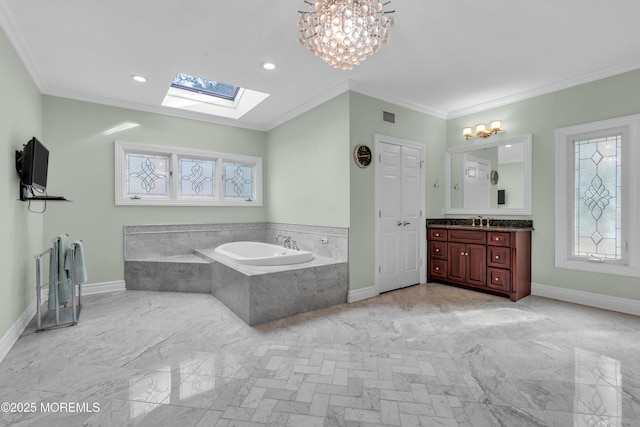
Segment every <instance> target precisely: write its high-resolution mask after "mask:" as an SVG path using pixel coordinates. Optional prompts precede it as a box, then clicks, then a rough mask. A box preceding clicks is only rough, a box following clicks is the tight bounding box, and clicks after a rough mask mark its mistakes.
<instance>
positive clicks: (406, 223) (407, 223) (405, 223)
mask: <svg viewBox="0 0 640 427" xmlns="http://www.w3.org/2000/svg"><path fill="white" fill-rule="evenodd" d="M409 224H411V223H410V222H407V221H405V222H403V223H402V225H409Z"/></svg>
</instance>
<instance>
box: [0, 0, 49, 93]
mask: <svg viewBox="0 0 640 427" xmlns="http://www.w3.org/2000/svg"><path fill="white" fill-rule="evenodd" d="M0 27H2V29H3V30H4V32H5V34H6V35H7V38H8V39H9V42H11V45H12V46H13V49H14V50H15V51H16V53H17V54H18V56H19V57H20V59H21V60H22V63H23V64H24V67H25V68H26V69H27V72H28V73H29V75H30V76H31V79H32V80H33V82H34V83H35V85H36V87H37V88H38V90H39V91H40V93H42V92H43V91H44V90H45V88H46V87H47V83H46V81H45V79H44V78H43V77H42V73H41V72H40V69H39V68H38V67H37V65H36V62H35V61H34V60H33V55H32V54H31V51H30V50H29V49H28V48H27V44H26V43H25V42H24V37H22V33H21V32H20V31H19V30H18V26H17V25H16V24H15V20H14V19H13V16H12V15H11V12H9V8H8V7H7V4H6V2H5V1H4V0H0Z"/></svg>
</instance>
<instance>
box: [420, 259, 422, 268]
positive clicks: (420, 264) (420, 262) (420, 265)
mask: <svg viewBox="0 0 640 427" xmlns="http://www.w3.org/2000/svg"><path fill="white" fill-rule="evenodd" d="M420 267H422V258H420Z"/></svg>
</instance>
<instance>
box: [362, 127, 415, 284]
mask: <svg viewBox="0 0 640 427" xmlns="http://www.w3.org/2000/svg"><path fill="white" fill-rule="evenodd" d="M383 143H386V144H393V145H399V146H403V147H411V148H415V149H417V150H418V151H420V187H421V188H420V213H421V214H420V225H419V226H418V230H423V232H424V233H426V230H427V228H426V227H427V219H426V214H425V212H426V210H425V207H426V197H425V188H426V170H425V161H424V159H425V157H424V155H425V154H424V153H425V148H426V147H425V146H424V144H421V143H418V142H414V141H409V140H406V139H401V138H395V137H393V136H388V135H382V134H377V133H376V134H374V162H373V171H374V176H375V181H374V187H373V188H374V189H373V193H374V210H373V215H374V253H375V263H374V272H373V277H374V288H375V292H376V295H379V294H380V266H381V265H382V264H381V261H382V260H381V259H380V257H381V254H382V248H381V247H380V234H381V220H380V214H379V212H380V211H381V202H382V201H381V200H380V199H381V197H380V189H381V183H380V181H381V177H380V170H381V168H380V167H379V166H378V165H379V163H380V157H379V153H380V144H383ZM423 236H424V238H423V239H419V241H420V244H419V248H418V257H419V258H420V259H419V265H420V283H426V281H427V265H426V264H427V263H426V259H425V255H426V247H427V237H426V234H423Z"/></svg>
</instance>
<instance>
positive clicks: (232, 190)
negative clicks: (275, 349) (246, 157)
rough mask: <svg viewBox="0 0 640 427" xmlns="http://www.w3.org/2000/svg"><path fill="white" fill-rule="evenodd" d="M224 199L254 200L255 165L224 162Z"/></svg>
mask: <svg viewBox="0 0 640 427" xmlns="http://www.w3.org/2000/svg"><path fill="white" fill-rule="evenodd" d="M223 168H224V176H223V180H224V198H225V199H244V200H247V199H253V198H254V191H253V188H254V170H253V165H250V164H249V165H248V164H242V163H233V162H224V163H223Z"/></svg>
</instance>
